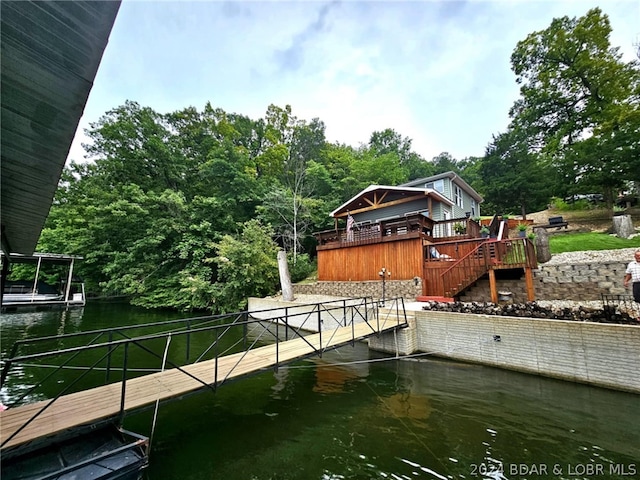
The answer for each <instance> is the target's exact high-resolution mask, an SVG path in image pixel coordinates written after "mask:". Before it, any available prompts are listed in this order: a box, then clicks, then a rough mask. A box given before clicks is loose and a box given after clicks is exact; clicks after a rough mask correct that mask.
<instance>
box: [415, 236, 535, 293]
mask: <svg viewBox="0 0 640 480" xmlns="http://www.w3.org/2000/svg"><path fill="white" fill-rule="evenodd" d="M437 247H438V250H439V252H440V253H444V254H445V255H447V256H449V257H451V258H449V259H446V261H430V260H428V259H427V258H428V257H426V256H425V259H427V260H426V261H425V268H424V278H425V292H424V293H425V295H433V296H445V297H453V296H455V295H456V294H458V293H460V292H461V291H462V290H464V289H465V288H467V287H468V286H469V285H471V284H472V283H474V282H475V281H477V280H478V279H479V278H480V277H482V276H483V275H484V274H486V273H487V272H488V271H489V270H490V269H494V270H498V269H509V268H536V267H537V261H536V255H535V249H534V246H533V243H532V242H531V241H530V240H529V239H526V238H518V239H509V240H496V239H489V240H486V239H475V240H471V241H466V242H445V243H439V244H437ZM455 252H458V253H459V255H455Z"/></svg>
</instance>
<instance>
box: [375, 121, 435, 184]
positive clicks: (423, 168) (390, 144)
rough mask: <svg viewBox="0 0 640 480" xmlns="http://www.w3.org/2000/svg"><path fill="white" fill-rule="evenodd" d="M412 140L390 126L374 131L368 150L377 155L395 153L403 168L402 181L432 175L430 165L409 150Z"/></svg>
mask: <svg viewBox="0 0 640 480" xmlns="http://www.w3.org/2000/svg"><path fill="white" fill-rule="evenodd" d="M411 143H412V140H411V139H410V138H409V137H403V136H402V135H400V134H399V133H398V132H396V131H395V130H393V129H391V128H387V129H386V130H383V131H381V132H379V131H375V132H373V133H372V134H371V137H370V138H369V151H370V152H371V153H372V154H373V155H375V156H377V157H382V156H385V155H395V156H396V157H397V161H398V163H399V164H400V166H401V167H402V169H403V170H404V174H405V177H406V178H405V179H404V180H403V181H409V180H415V179H417V178H424V177H428V176H430V175H433V168H432V166H431V165H430V164H429V163H428V162H426V161H425V160H424V158H422V157H421V156H420V155H418V154H417V153H415V152H414V151H413V150H411Z"/></svg>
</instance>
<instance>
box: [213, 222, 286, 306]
mask: <svg viewBox="0 0 640 480" xmlns="http://www.w3.org/2000/svg"><path fill="white" fill-rule="evenodd" d="M272 237H273V232H272V231H271V230H270V229H269V228H268V227H265V226H263V225H262V224H260V222H258V221H257V220H250V221H248V222H245V223H244V224H243V226H242V232H241V233H240V235H225V236H224V237H223V238H222V239H221V240H220V241H219V242H218V243H217V244H216V245H215V250H216V256H215V258H214V259H213V260H214V262H215V264H216V266H217V269H218V276H217V277H218V280H217V282H215V284H214V285H213V296H214V299H215V305H214V310H216V311H218V312H225V311H238V310H243V309H244V308H246V305H247V297H249V296H259V297H263V296H266V295H271V294H273V292H275V291H276V290H277V287H278V284H279V277H278V262H277V258H276V257H277V252H278V247H277V245H276V244H275V243H274V242H273V240H272Z"/></svg>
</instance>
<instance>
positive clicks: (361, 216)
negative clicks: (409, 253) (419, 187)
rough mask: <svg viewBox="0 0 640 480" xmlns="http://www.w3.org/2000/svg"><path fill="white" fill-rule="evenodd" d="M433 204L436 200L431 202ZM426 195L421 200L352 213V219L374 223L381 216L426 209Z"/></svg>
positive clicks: (399, 215)
mask: <svg viewBox="0 0 640 480" xmlns="http://www.w3.org/2000/svg"><path fill="white" fill-rule="evenodd" d="M433 203H434V205H435V204H437V203H438V202H433ZM428 206H429V205H428V203H427V197H425V198H424V199H421V200H414V201H412V202H407V203H399V204H397V205H391V206H389V207H385V206H382V207H380V208H377V209H375V210H369V211H366V212H362V213H356V214H354V215H353V219H354V220H355V221H356V222H364V221H367V220H368V221H370V222H371V223H375V222H377V221H378V220H380V219H381V218H389V217H394V216H398V217H403V216H404V214H405V213H407V212H415V211H419V210H426V209H427V208H428Z"/></svg>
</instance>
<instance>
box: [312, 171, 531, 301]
mask: <svg viewBox="0 0 640 480" xmlns="http://www.w3.org/2000/svg"><path fill="white" fill-rule="evenodd" d="M482 200H483V199H482V197H481V196H480V195H479V194H478V193H477V192H476V191H475V190H474V189H473V188H471V186H469V185H468V184H467V183H466V182H465V181H464V180H463V179H462V178H460V177H459V176H458V175H457V174H455V173H454V172H446V173H443V174H440V175H435V176H432V177H428V178H423V179H419V180H414V181H412V182H409V183H406V184H404V185H399V186H389V185H370V186H369V187H367V188H365V189H364V190H362V191H361V192H360V193H358V194H357V195H355V196H354V197H352V198H350V199H349V200H347V201H346V202H345V203H343V204H342V205H340V206H339V207H338V208H336V209H335V210H334V211H333V212H331V216H332V217H333V218H334V229H332V230H327V231H324V232H318V233H316V234H315V236H316V240H317V242H318V245H317V247H316V251H317V254H318V280H319V281H339V282H344V281H347V282H349V281H367V280H379V274H380V271H381V269H382V268H384V269H385V271H387V272H392V275H393V279H394V280H411V279H414V280H416V279H420V280H421V281H422V292H423V295H424V296H427V297H443V296H444V297H455V295H457V294H460V293H461V292H462V291H463V290H464V289H465V288H467V287H468V286H469V285H471V284H472V283H474V282H475V281H476V280H477V279H478V278H480V277H481V276H483V275H485V274H487V273H489V275H490V278H491V275H492V272H493V273H495V270H497V269H507V268H509V269H512V268H525V269H526V270H527V272H526V273H527V278H528V279H530V280H531V291H530V294H529V299H530V300H532V299H533V291H532V288H533V287H532V285H533V281H532V278H533V274H532V272H531V268H535V266H536V265H537V264H536V260H535V250H534V248H533V244H532V243H531V241H530V240H528V239H521V240H509V239H508V238H505V237H506V236H508V230H507V229H506V228H504V224H503V223H502V222H501V219H499V218H494V220H493V221H492V225H491V227H492V233H493V237H494V238H490V239H488V238H483V237H482V235H481V228H480V225H479V223H478V222H477V221H476V220H475V217H478V216H479V215H480V203H481V202H482ZM342 225H344V226H342ZM529 276H530V278H529ZM495 296H496V298H497V292H496V294H495Z"/></svg>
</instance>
